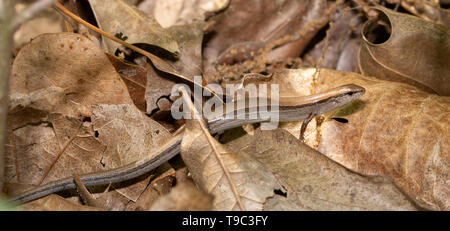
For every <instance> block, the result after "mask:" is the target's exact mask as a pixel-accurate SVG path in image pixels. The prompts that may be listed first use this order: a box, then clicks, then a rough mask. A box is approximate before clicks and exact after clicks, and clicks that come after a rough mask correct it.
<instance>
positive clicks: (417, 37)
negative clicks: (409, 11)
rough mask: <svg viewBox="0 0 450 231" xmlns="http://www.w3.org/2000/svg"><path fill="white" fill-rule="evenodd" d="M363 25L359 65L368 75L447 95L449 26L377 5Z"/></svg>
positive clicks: (449, 85) (449, 74) (448, 83)
mask: <svg viewBox="0 0 450 231" xmlns="http://www.w3.org/2000/svg"><path fill="white" fill-rule="evenodd" d="M376 9H377V10H378V12H379V14H380V17H379V19H378V20H374V21H369V22H368V23H367V24H366V25H365V27H364V28H363V39H364V42H363V44H361V49H360V52H359V69H360V71H361V73H363V74H364V75H367V76H374V77H377V78H380V79H384V80H390V81H396V82H403V83H408V84H411V85H413V86H416V87H418V88H419V89H421V90H425V91H428V92H432V93H433V92H435V93H437V94H440V95H450V81H448V76H450V68H449V63H450V29H449V28H448V27H446V26H444V25H440V24H434V23H431V22H427V21H424V20H422V19H419V18H417V17H413V16H411V15H406V14H402V13H396V12H394V11H391V10H388V9H385V8H382V7H378V8H376Z"/></svg>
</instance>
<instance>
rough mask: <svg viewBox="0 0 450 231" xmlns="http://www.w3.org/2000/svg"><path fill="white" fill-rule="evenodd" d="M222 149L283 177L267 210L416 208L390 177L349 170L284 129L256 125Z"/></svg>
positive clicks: (279, 177)
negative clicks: (245, 155)
mask: <svg viewBox="0 0 450 231" xmlns="http://www.w3.org/2000/svg"><path fill="white" fill-rule="evenodd" d="M226 148H228V149H229V150H233V151H241V152H243V153H248V154H250V155H251V156H252V157H254V158H255V159H256V160H257V161H259V162H260V163H262V164H263V165H264V169H265V171H267V172H272V173H274V174H275V175H276V177H277V179H278V180H279V181H280V182H282V185H283V187H282V188H276V194H277V195H275V196H274V197H273V198H271V199H269V200H268V201H267V203H266V204H265V206H264V209H265V210H416V208H415V206H414V204H413V203H412V202H411V201H409V200H408V199H407V197H406V196H405V195H404V194H403V193H402V192H400V191H399V190H398V188H397V187H396V186H395V185H394V184H393V183H392V182H391V181H390V180H389V179H388V178H386V177H381V176H376V177H368V176H362V175H359V174H357V173H354V172H352V171H349V170H347V169H346V168H344V167H343V166H341V165H339V164H337V163H335V162H334V161H332V160H330V159H328V158H327V157H325V156H323V155H321V154H320V153H319V152H317V151H315V150H314V149H312V148H310V147H308V146H307V145H305V144H304V143H302V142H300V141H299V140H298V139H296V138H295V137H294V136H292V135H290V134H289V133H288V132H286V131H283V130H282V129H277V130H271V131H261V130H259V129H258V130H256V131H255V134H254V135H245V136H244V137H241V138H239V139H237V140H235V141H232V142H230V143H229V144H227V145H226Z"/></svg>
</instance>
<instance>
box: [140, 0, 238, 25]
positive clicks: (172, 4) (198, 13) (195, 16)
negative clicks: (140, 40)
mask: <svg viewBox="0 0 450 231" xmlns="http://www.w3.org/2000/svg"><path fill="white" fill-rule="evenodd" d="M229 3H230V0H144V1H142V2H141V3H139V6H138V7H139V9H140V10H142V11H143V12H146V13H147V14H148V15H152V16H153V17H155V19H156V20H157V21H158V22H159V24H161V26H162V27H164V28H168V27H171V26H174V25H186V24H191V23H194V22H201V21H204V20H205V14H206V13H211V12H217V11H220V10H223V9H224V8H226V7H227V6H228V4H229Z"/></svg>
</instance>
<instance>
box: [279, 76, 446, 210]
mask: <svg viewBox="0 0 450 231" xmlns="http://www.w3.org/2000/svg"><path fill="white" fill-rule="evenodd" d="M285 75H286V76H291V77H289V78H292V79H293V78H297V79H298V80H299V81H298V82H297V86H301V85H305V86H308V85H311V83H313V82H315V85H314V86H315V90H316V91H321V90H325V89H329V88H332V87H336V86H340V85H343V84H350V83H353V84H357V85H359V86H362V87H364V88H365V89H366V93H365V95H364V96H363V97H362V98H361V100H362V102H363V104H364V106H363V107H362V110H357V111H356V112H354V113H350V114H348V113H347V114H348V115H347V116H345V117H344V118H345V121H346V122H344V123H343V122H342V121H341V122H339V120H333V119H331V118H335V115H336V114H335V115H333V114H331V115H326V116H325V117H324V118H322V119H319V120H317V122H316V123H310V126H317V128H315V129H309V130H307V132H306V133H307V134H306V136H305V137H306V142H307V143H308V144H309V145H310V146H312V147H314V148H317V149H318V150H319V151H320V152H321V153H323V154H325V155H327V156H328V157H330V158H331V159H333V160H335V161H337V162H338V163H341V164H342V165H344V166H346V167H347V168H349V169H351V170H354V171H356V172H359V173H362V174H368V175H379V174H385V175H387V176H389V177H391V178H392V179H393V180H394V182H395V183H396V184H397V185H398V186H399V187H400V188H401V189H402V190H403V191H404V192H406V193H407V194H408V195H409V196H410V197H412V198H413V199H414V200H416V202H417V203H419V204H420V205H421V206H423V207H425V208H428V209H434V210H448V209H449V205H450V204H449V203H450V201H449V198H450V176H449V163H450V155H449V154H450V153H449V152H448V150H450V149H449V141H450V140H449V139H448V137H449V134H448V127H449V123H450V120H449V119H448V118H450V111H449V108H450V105H449V104H450V99H449V98H448V97H441V96H437V95H433V94H427V93H425V92H423V91H420V90H418V89H417V88H415V87H412V86H409V85H406V84H402V83H394V82H387V81H382V80H377V79H375V78H371V77H364V76H361V75H358V74H355V73H348V72H339V71H333V70H328V69H320V70H319V71H317V72H316V70H315V69H313V68H308V69H299V70H287V71H284V72H282V73H281V74H279V78H282V77H283V76H285ZM274 78H276V76H274ZM313 79H315V81H313ZM308 83H309V84H308ZM305 91H310V89H308V87H306V88H305ZM335 113H337V112H335ZM311 132H312V133H311ZM308 133H309V134H308Z"/></svg>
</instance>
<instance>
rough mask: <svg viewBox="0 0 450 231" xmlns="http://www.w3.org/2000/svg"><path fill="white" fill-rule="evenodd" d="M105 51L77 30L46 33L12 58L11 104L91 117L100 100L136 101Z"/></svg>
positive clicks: (112, 101)
mask: <svg viewBox="0 0 450 231" xmlns="http://www.w3.org/2000/svg"><path fill="white" fill-rule="evenodd" d="M124 86H125V85H124V83H123V81H122V80H121V79H120V77H119V76H118V74H117V72H116V71H115V70H114V67H113V66H112V65H111V63H110V62H109V60H108V58H107V57H106V55H105V54H104V53H103V52H102V51H101V50H100V49H99V48H98V47H97V46H96V45H95V44H94V43H93V42H91V41H90V40H88V39H87V38H85V37H83V36H81V35H78V34H74V33H57V34H43V35H40V36H38V37H36V38H35V39H33V41H32V42H31V43H29V44H28V45H26V46H25V47H24V48H23V49H22V50H21V52H20V53H19V54H18V55H17V57H16V59H15V60H14V64H13V66H12V69H11V80H10V101H11V102H12V103H11V104H10V109H14V108H23V107H31V108H35V109H37V110H43V111H49V112H52V113H61V114H64V115H67V116H70V117H74V118H78V117H82V116H85V117H89V116H90V115H91V112H90V110H91V109H90V106H91V105H96V104H132V101H131V99H130V97H129V94H128V92H127V90H126V87H124Z"/></svg>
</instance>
